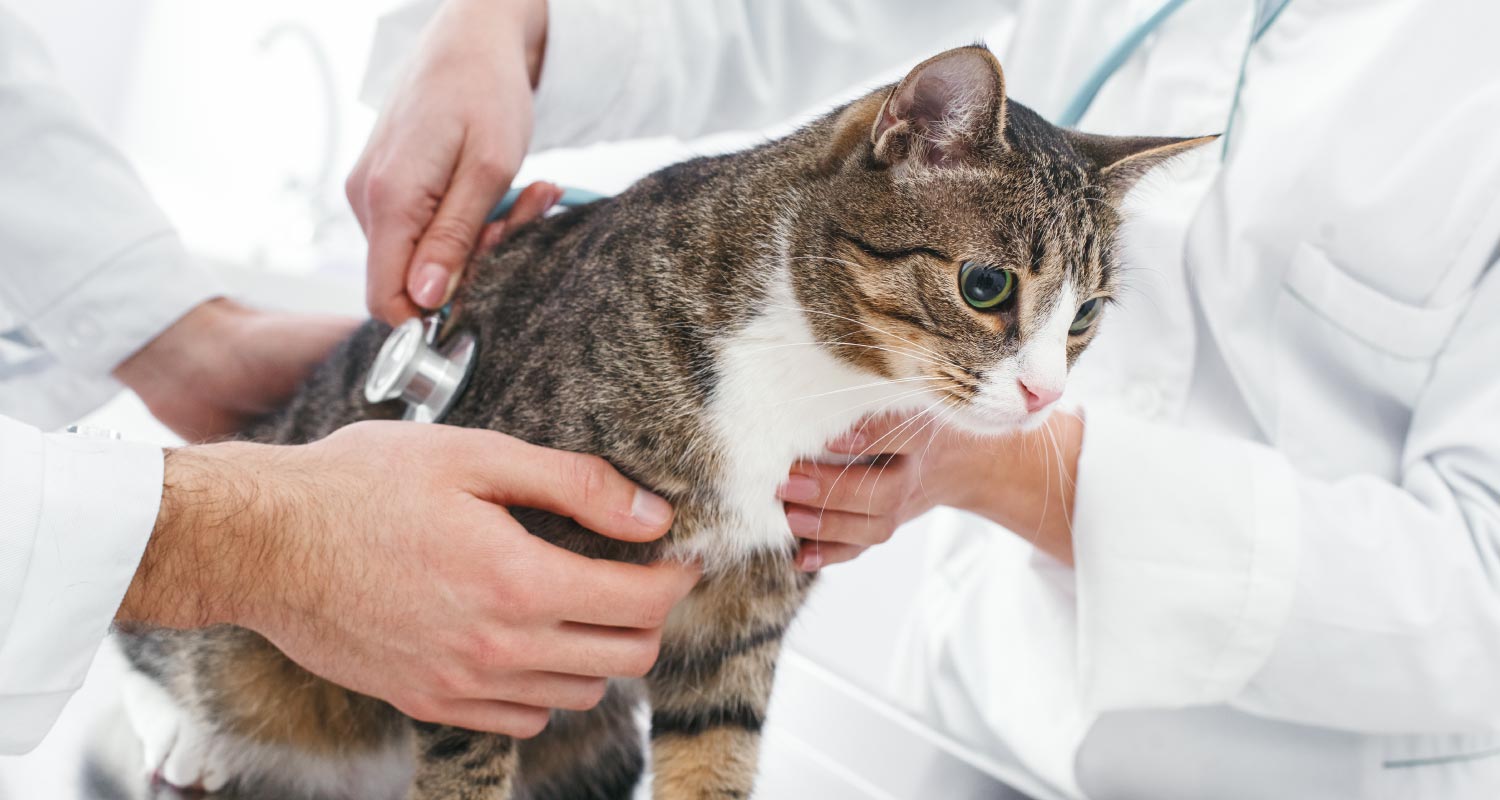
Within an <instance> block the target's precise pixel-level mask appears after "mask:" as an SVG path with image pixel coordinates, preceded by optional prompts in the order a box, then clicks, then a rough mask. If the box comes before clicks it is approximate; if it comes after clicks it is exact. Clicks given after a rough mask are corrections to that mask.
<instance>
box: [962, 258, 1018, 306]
mask: <svg viewBox="0 0 1500 800" xmlns="http://www.w3.org/2000/svg"><path fill="white" fill-rule="evenodd" d="M958 289H959V291H960V292H962V293H963V296H964V302H966V303H968V304H969V305H971V306H973V307H974V308H977V309H979V310H980V311H989V310H990V309H992V308H995V307H996V306H999V305H1000V304H1001V303H1003V302H1005V301H1006V300H1009V299H1010V296H1011V295H1012V294H1015V291H1016V273H1014V272H1011V271H1010V270H1008V269H1001V268H999V267H992V266H990V265H988V264H980V263H979V262H977V261H965V262H964V265H963V267H961V268H960V269H959V271H958Z"/></svg>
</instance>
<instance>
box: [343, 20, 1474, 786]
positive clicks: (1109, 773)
mask: <svg viewBox="0 0 1500 800" xmlns="http://www.w3.org/2000/svg"><path fill="white" fill-rule="evenodd" d="M1160 4H1161V0H1131V1H1130V2H1121V0H1013V1H1012V2H978V1H977V0H963V1H962V2H951V3H939V2H927V3H912V2H906V1H904V0H885V1H884V2H873V1H872V0H858V1H856V0H761V1H760V2H756V3H728V2H724V3H705V2H701V0H644V1H643V2H636V3H625V2H620V1H619V0H551V4H550V23H549V24H550V39H549V42H548V46H547V52H546V62H545V64H544V65H543V70H542V78H541V85H540V88H539V92H538V99H537V120H538V130H537V135H536V138H535V142H536V146H537V147H539V148H543V147H549V146H557V145H578V144H586V143H588V142H591V141H598V140H604V139H617V138H627V137H633V136H641V135H661V134H673V135H678V136H684V137H686V136H693V135H697V134H701V133H707V132H711V131H714V130H720V129H726V128H735V127H747V126H756V125H761V124H765V123H769V122H771V121H773V120H775V119H778V118H782V117H785V116H787V115H790V114H792V113H793V112H797V111H801V110H803V109H804V108H805V107H806V106H807V105H809V104H810V103H813V102H814V101H815V100H816V99H817V98H819V97H822V96H825V95H826V94H828V93H830V92H832V91H834V90H836V89H838V88H840V87H842V86H845V85H847V84H848V83H850V82H853V81H856V80H861V79H865V78H867V77H868V75H869V74H870V73H871V71H872V70H875V69H877V68H879V67H883V66H889V65H895V64H897V63H900V62H903V61H904V62H907V63H910V62H911V61H912V60H914V59H916V58H917V57H919V56H922V55H927V54H930V53H933V52H936V51H937V50H939V49H941V48H943V47H946V46H951V45H955V44H961V43H965V42H968V41H972V40H973V39H974V38H975V37H977V36H979V35H981V34H983V33H984V32H985V31H987V30H989V29H991V28H992V27H994V26H995V25H996V23H999V22H1001V21H1003V20H1007V19H1008V20H1010V21H1012V22H1013V26H1012V27H1011V28H1010V29H1009V30H1010V35H1009V36H1008V37H1007V38H1006V39H1005V40H1004V41H991V42H990V44H991V45H992V46H994V47H995V48H996V50H997V51H998V52H999V53H1000V55H1001V58H1002V62H1003V63H1004V65H1005V68H1006V74H1007V88H1008V90H1009V92H1010V95H1011V96H1012V97H1013V98H1015V99H1017V100H1020V101H1022V102H1025V103H1027V104H1029V105H1031V106H1032V107H1033V108H1034V109H1036V110H1037V111H1039V112H1041V113H1042V114H1044V115H1047V116H1055V115H1056V114H1058V113H1059V112H1060V111H1061V110H1062V109H1063V108H1064V107H1065V105H1066V104H1067V102H1068V100H1069V99H1070V98H1071V96H1072V94H1073V92H1074V91H1075V89H1076V88H1077V87H1078V86H1079V85H1080V84H1081V83H1082V82H1083V81H1084V80H1085V78H1086V77H1087V76H1088V75H1089V74H1090V72H1091V71H1092V70H1093V68H1094V66H1095V65H1096V64H1097V63H1098V62H1099V60H1100V59H1101V58H1102V56H1103V54H1104V53H1105V52H1106V51H1107V50H1108V49H1109V48H1110V47H1111V46H1112V45H1113V44H1114V43H1115V42H1117V41H1118V40H1120V39H1121V38H1122V37H1123V36H1124V35H1125V34H1126V32H1127V31H1129V30H1130V29H1131V28H1132V27H1133V26H1134V25H1135V24H1137V23H1138V22H1140V21H1141V20H1143V19H1144V18H1146V17H1147V16H1149V15H1150V14H1151V13H1152V12H1153V11H1155V10H1156V9H1157V8H1158V7H1159V6H1160ZM1256 11H1257V8H1256V4H1255V3H1254V2H1253V0H1195V1H1194V2H1190V3H1188V5H1187V6H1186V7H1184V8H1183V9H1182V10H1181V11H1180V12H1178V13H1177V15H1176V16H1175V17H1173V18H1172V19H1171V20H1169V21H1168V22H1167V23H1166V24H1165V26H1164V27H1162V28H1161V29H1160V30H1159V31H1157V32H1156V33H1155V34H1154V35H1152V36H1151V37H1149V39H1148V40H1147V41H1146V43H1145V45H1144V46H1143V47H1142V48H1141V49H1140V50H1139V51H1138V52H1136V53H1135V54H1134V55H1133V56H1132V57H1131V58H1130V59H1129V60H1128V61H1126V63H1125V64H1124V65H1123V67H1122V68H1121V69H1120V70H1119V71H1118V72H1117V73H1116V74H1115V75H1114V76H1113V77H1112V78H1111V79H1110V80H1109V81H1108V82H1107V83H1106V84H1105V85H1104V87H1103V90H1102V91H1101V92H1100V93H1099V95H1098V96H1097V98H1096V100H1095V102H1094V104H1093V105H1092V107H1091V108H1090V109H1089V111H1088V113H1087V114H1086V115H1085V116H1084V117H1083V119H1082V123H1081V125H1080V127H1082V128H1084V129H1087V130H1092V131H1097V132H1104V133H1131V134H1171V135H1187V134H1201V133H1209V132H1217V131H1220V130H1225V129H1226V126H1229V134H1230V135H1229V137H1228V141H1227V142H1226V144H1225V146H1224V147H1223V148H1217V149H1215V151H1214V152H1210V153H1206V154H1203V155H1200V156H1199V157H1197V158H1196V160H1189V161H1186V162H1184V163H1182V164H1181V165H1179V166H1177V167H1176V168H1174V169H1169V170H1167V171H1166V174H1164V175H1162V176H1159V177H1157V178H1156V179H1154V180H1152V181H1150V182H1148V183H1147V185H1146V186H1145V187H1143V189H1142V190H1140V191H1138V192H1137V193H1136V195H1135V203H1134V208H1133V218H1132V219H1133V221H1132V224H1131V226H1130V228H1129V230H1128V232H1127V233H1126V236H1125V239H1126V241H1125V246H1126V253H1127V256H1128V258H1127V260H1128V264H1129V272H1128V274H1127V278H1126V283H1127V284H1129V286H1130V287H1131V288H1130V291H1129V293H1128V294H1127V296H1126V297H1125V298H1124V299H1125V304H1124V307H1123V308H1121V309H1112V310H1111V316H1110V318H1109V319H1108V320H1107V321H1105V323H1104V329H1103V331H1102V335H1101V336H1100V337H1099V339H1098V340H1097V343H1096V344H1095V345H1094V347H1093V348H1092V349H1091V351H1090V352H1089V353H1088V354H1086V355H1085V357H1084V359H1083V361H1081V362H1080V364H1079V365H1078V367H1077V369H1076V370H1075V372H1074V376H1073V380H1072V383H1073V386H1072V390H1071V391H1070V395H1071V396H1072V398H1073V399H1074V400H1075V401H1077V402H1079V403H1081V404H1082V406H1083V408H1084V410H1085V414H1086V417H1087V433H1086V438H1085V441H1084V449H1083V453H1082V457H1081V459H1080V463H1079V475H1078V495H1077V504H1076V508H1075V509H1074V523H1075V524H1074V527H1075V548H1076V553H1077V568H1076V570H1066V569H1062V568H1060V567H1058V566H1057V565H1055V564H1049V563H1047V562H1046V560H1045V559H1043V558H1040V557H1037V558H1035V559H1033V560H1032V561H1030V563H1017V559H1016V557H1015V556H1014V555H1013V552H1014V548H1010V547H999V546H995V547H991V546H989V545H987V544H986V540H985V538H984V537H983V536H979V537H976V536H975V535H974V534H975V531H976V530H977V529H980V528H982V527H983V526H982V524H981V523H978V522H973V521H969V522H962V523H956V525H955V527H956V528H965V527H966V528H968V530H967V531H964V530H957V529H955V530H953V531H950V535H949V536H940V537H935V539H934V541H933V553H934V562H933V564H932V569H933V570H934V571H935V572H936V573H937V574H940V575H943V576H946V577H949V578H951V580H949V581H933V582H931V583H932V584H933V585H934V587H935V588H934V589H932V590H931V592H930V596H928V597H927V598H925V601H924V604H923V609H924V616H923V618H922V620H921V622H920V624H919V625H917V626H915V627H914V629H913V631H911V632H910V637H909V641H910V644H911V646H912V649H913V656H912V658H911V660H910V663H908V664H906V665H905V670H904V673H905V683H904V684H903V685H904V688H905V689H906V691H907V695H908V697H909V698H912V702H914V703H915V704H917V705H918V706H920V707H921V708H922V710H923V712H924V713H926V714H928V715H930V716H932V717H935V718H937V719H939V720H940V721H941V722H942V723H943V724H944V725H945V726H947V727H949V728H950V729H952V730H954V731H957V732H960V734H961V735H962V736H963V737H964V738H966V739H968V740H969V741H970V742H974V743H978V744H979V745H980V746H981V747H983V746H984V745H985V743H987V742H988V743H990V744H992V745H993V748H992V749H993V751H994V752H997V753H999V752H1004V753H1008V754H1011V755H1010V757H1011V758H1013V760H1014V762H1015V766H1016V767H1017V769H1018V770H1019V772H1018V773H1017V774H1018V775H1019V779H1018V782H1020V783H1022V784H1024V786H1025V788H1027V789H1028V791H1030V792H1032V793H1034V794H1036V795H1038V796H1043V797H1058V798H1063V797H1066V798H1073V797H1081V796H1085V795H1087V796H1089V797H1092V798H1095V800H1103V799H1104V798H1124V797H1142V798H1155V799H1156V800H1160V799H1161V798H1179V797H1180V798H1216V800H1219V799H1222V798H1232V797H1276V798H1291V797H1295V798H1309V797H1340V798H1344V797H1356V796H1358V797H1371V798H1428V797H1432V798H1494V797H1497V796H1500V679H1497V677H1496V676H1497V675H1500V585H1497V582H1496V577H1495V575H1494V571H1495V570H1496V569H1497V567H1500V563H1497V552H1496V548H1497V546H1500V355H1497V353H1500V313H1497V312H1496V309H1497V308H1500V270H1495V269H1491V266H1492V264H1493V262H1494V260H1495V258H1496V248H1497V245H1500V148H1497V147H1496V146H1495V144H1494V143H1495V137H1496V132H1497V131H1500V49H1497V48H1496V47H1495V46H1494V39H1493V34H1494V31H1495V30H1497V29H1500V6H1495V5H1494V4H1490V3H1475V2H1472V0H1362V1H1361V2H1349V1H1348V0H1291V2H1290V4H1289V5H1287V6H1286V7H1285V8H1284V9H1283V10H1282V11H1281V13H1280V15H1279V17H1277V18H1276V19H1275V20H1274V22H1273V24H1272V25H1271V26H1270V28H1269V29H1267V30H1266V32H1265V34H1264V36H1263V37H1261V38H1260V39H1259V40H1258V41H1256V42H1255V44H1254V45H1253V46H1251V47H1248V48H1247V46H1246V43H1247V42H1249V41H1250V40H1251V38H1252V37H1251V31H1252V26H1253V24H1254V21H1255V19H1256ZM420 17H421V14H420V13H413V14H410V15H408V17H406V18H405V19H402V18H399V17H398V18H393V19H392V20H391V21H390V22H389V23H388V24H386V25H384V26H383V27H382V30H381V34H380V38H379V45H378V47H377V61H395V60H397V58H398V52H399V50H400V49H401V47H402V42H403V41H409V40H410V30H411V28H410V24H411V22H412V21H413V20H414V19H419V18H420ZM371 78H372V80H371V85H370V87H369V89H370V92H369V93H370V94H371V95H378V94H379V93H380V90H381V87H382V85H383V84H384V83H385V82H386V78H385V77H383V74H382V73H381V71H380V70H375V71H372V75H371ZM1231 115H1232V116H1233V120H1232V122H1233V124H1232V126H1230V125H1229V123H1230V120H1231ZM851 200H857V198H851ZM1116 311H1118V312H1119V313H1116ZM952 518H953V519H959V518H960V517H959V516H958V515H954V516H952Z"/></svg>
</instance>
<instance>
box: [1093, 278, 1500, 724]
mask: <svg viewBox="0 0 1500 800" xmlns="http://www.w3.org/2000/svg"><path fill="white" fill-rule="evenodd" d="M1497 307H1500V269H1496V268H1491V269H1490V270H1489V271H1488V273H1487V275H1486V276H1485V277H1484V278H1483V279H1482V280H1481V282H1480V283H1479V284H1478V285H1477V286H1476V287H1475V289H1474V293H1473V294H1472V296H1471V299H1470V302H1469V310H1468V312H1467V313H1466V315H1465V316H1464V317H1463V318H1462V319H1461V320H1460V322H1459V324H1458V326H1457V327H1456V328H1455V329H1454V331H1453V333H1452V335H1451V338H1450V339H1449V341H1448V343H1447V345H1446V347H1445V349H1444V351H1443V353H1442V354H1441V355H1440V356H1439V357H1438V358H1437V360H1436V361H1435V362H1434V365H1433V371H1432V374H1431V377H1430V379H1429V382H1428V384H1427V386H1426V388H1425V389H1424V391H1423V393H1422V395H1421V397H1420V398H1419V400H1418V402H1417V405H1416V408H1415V409H1414V413H1413V417H1412V420H1411V425H1410V428H1409V432H1408V436H1407V440H1406V444H1405V449H1404V453H1403V458H1402V466H1401V474H1400V476H1399V478H1398V480H1396V481H1388V480H1384V479H1381V478H1377V477H1374V476H1351V477H1347V478H1343V479H1340V480H1332V481H1326V480H1320V479H1315V478H1312V477H1309V476H1306V475H1302V474H1299V473H1298V472H1297V471H1296V470H1295V469H1294V468H1293V466H1292V465H1291V464H1290V463H1288V461H1286V460H1285V459H1284V458H1283V457H1281V456H1280V455H1278V454H1276V453H1275V452H1273V451H1271V450H1270V449H1268V448H1264V447H1261V446H1259V445H1256V444H1251V443H1248V442H1244V441H1238V440H1233V439H1214V438H1211V437H1208V436H1203V435H1198V434H1189V433H1183V432H1180V431H1177V430H1174V429H1171V428H1168V427H1166V426H1162V425H1156V424H1151V423H1146V422H1140V421H1134V420H1130V419H1127V418H1123V417H1115V416H1112V415H1109V414H1097V415H1096V414H1092V413H1091V414H1090V415H1089V417H1088V420H1087V433H1086V441H1085V444H1084V449H1083V452H1082V455H1081V457H1080V459H1079V475H1078V494H1077V504H1076V507H1075V517H1074V519H1075V530H1074V535H1075V546H1076V558H1077V580H1078V596H1079V612H1078V613H1079V624H1080V637H1081V638H1080V647H1081V650H1080V671H1081V678H1082V684H1083V687H1084V691H1085V695H1086V697H1087V698H1088V699H1089V700H1090V702H1091V704H1092V706H1093V707H1095V708H1096V709H1099V710H1108V709H1119V708H1131V707H1136V708H1139V707H1150V706H1158V707H1159V706H1185V705H1198V704H1216V703H1225V702H1228V703H1231V704H1233V705H1236V706H1237V707H1240V708H1242V709H1244V710H1247V711H1250V712H1252V713H1257V714H1261V715H1264V716H1269V717H1274V718H1279V719H1283V720H1288V721H1292V722H1299V723H1305V724H1309V725H1318V726H1324V727H1333V728H1342V729H1348V730H1355V731H1363V732H1371V733H1381V732H1385V733H1421V732H1464V731H1482V730H1495V729H1497V728H1500V681H1497V680H1496V679H1495V676H1496V675H1500V424H1496V409H1500V372H1497V371H1496V369H1495V367H1494V365H1495V360H1494V359H1495V351H1496V345H1497V343H1500V316H1497V315H1496V314H1494V313H1493V310H1494V309H1495V308H1497Z"/></svg>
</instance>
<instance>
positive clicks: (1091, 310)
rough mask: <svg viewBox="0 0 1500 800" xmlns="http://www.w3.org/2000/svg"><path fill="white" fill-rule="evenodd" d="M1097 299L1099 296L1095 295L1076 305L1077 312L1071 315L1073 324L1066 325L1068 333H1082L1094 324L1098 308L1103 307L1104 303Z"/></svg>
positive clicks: (1097, 315) (1097, 316)
mask: <svg viewBox="0 0 1500 800" xmlns="http://www.w3.org/2000/svg"><path fill="white" fill-rule="evenodd" d="M1099 300H1100V298H1098V297H1095V298H1092V299H1090V300H1088V301H1087V302H1085V303H1084V304H1083V305H1081V306H1079V307H1078V313H1077V314H1076V315H1074V317H1073V324H1072V325H1069V326H1068V333H1083V332H1084V331H1086V330H1088V329H1089V326H1090V325H1093V324H1094V320H1096V319H1098V318H1099V310H1100V309H1102V308H1104V304H1103V303H1101V302H1099Z"/></svg>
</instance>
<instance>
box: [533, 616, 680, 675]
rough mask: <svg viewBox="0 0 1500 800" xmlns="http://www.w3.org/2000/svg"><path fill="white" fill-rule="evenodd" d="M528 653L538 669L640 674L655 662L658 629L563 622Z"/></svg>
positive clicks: (582, 672) (649, 669) (585, 673)
mask: <svg viewBox="0 0 1500 800" xmlns="http://www.w3.org/2000/svg"><path fill="white" fill-rule="evenodd" d="M552 637H553V638H552V639H551V640H550V641H545V642H539V643H538V644H537V646H536V647H535V648H534V650H533V651H532V652H531V653H528V654H526V655H527V656H531V657H533V658H534V659H535V660H536V661H537V666H536V668H537V669H545V670H549V671H555V672H565V673H568V674H570V675H579V676H591V677H597V678H640V677H644V676H645V674H646V673H647V672H650V671H651V668H652V667H653V666H655V665H656V657H657V654H658V653H659V652H660V650H661V629H660V628H655V629H651V630H633V629H628V628H605V627H599V626H596V625H580V624H578V623H571V622H570V623H564V624H563V625H560V626H558V627H557V628H556V629H555V630H554V631H553V633H552Z"/></svg>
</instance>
